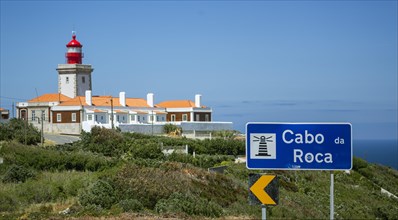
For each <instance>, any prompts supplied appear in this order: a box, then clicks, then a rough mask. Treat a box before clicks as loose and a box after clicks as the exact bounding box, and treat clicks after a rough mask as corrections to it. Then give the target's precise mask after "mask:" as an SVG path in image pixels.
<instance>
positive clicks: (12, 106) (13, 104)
mask: <svg viewBox="0 0 398 220" xmlns="http://www.w3.org/2000/svg"><path fill="white" fill-rule="evenodd" d="M12 117H13V118H15V116H14V102H12Z"/></svg>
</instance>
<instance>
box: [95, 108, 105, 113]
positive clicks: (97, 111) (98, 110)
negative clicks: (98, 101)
mask: <svg viewBox="0 0 398 220" xmlns="http://www.w3.org/2000/svg"><path fill="white" fill-rule="evenodd" d="M94 112H95V113H104V112H107V111H104V110H100V109H94Z"/></svg>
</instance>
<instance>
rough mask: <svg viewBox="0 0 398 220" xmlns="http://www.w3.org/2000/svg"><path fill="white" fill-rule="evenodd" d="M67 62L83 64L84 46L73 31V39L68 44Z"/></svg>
mask: <svg viewBox="0 0 398 220" xmlns="http://www.w3.org/2000/svg"><path fill="white" fill-rule="evenodd" d="M66 47H67V48H68V49H67V53H66V63H67V64H81V63H82V58H83V53H82V47H83V45H81V44H80V42H79V41H77V40H76V33H75V32H72V40H71V41H70V42H69V43H68V44H67V45H66Z"/></svg>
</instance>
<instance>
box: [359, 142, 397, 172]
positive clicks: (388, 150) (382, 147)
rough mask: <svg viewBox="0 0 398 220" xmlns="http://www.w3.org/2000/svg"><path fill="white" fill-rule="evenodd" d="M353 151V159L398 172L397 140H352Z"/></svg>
mask: <svg viewBox="0 0 398 220" xmlns="http://www.w3.org/2000/svg"><path fill="white" fill-rule="evenodd" d="M353 151H354V152H353V153H354V156H355V157H359V158H362V159H364V160H366V161H368V162H370V163H377V164H382V165H384V166H388V167H392V168H394V169H396V170H398V140H354V143H353Z"/></svg>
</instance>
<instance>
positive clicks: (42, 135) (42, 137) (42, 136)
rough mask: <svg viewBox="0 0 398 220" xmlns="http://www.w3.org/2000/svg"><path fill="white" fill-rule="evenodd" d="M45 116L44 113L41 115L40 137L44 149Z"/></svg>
mask: <svg viewBox="0 0 398 220" xmlns="http://www.w3.org/2000/svg"><path fill="white" fill-rule="evenodd" d="M43 116H44V114H43V113H42V115H41V137H40V141H41V146H42V147H43V145H44V134H43V130H44V129H43V126H44V125H43Z"/></svg>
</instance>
